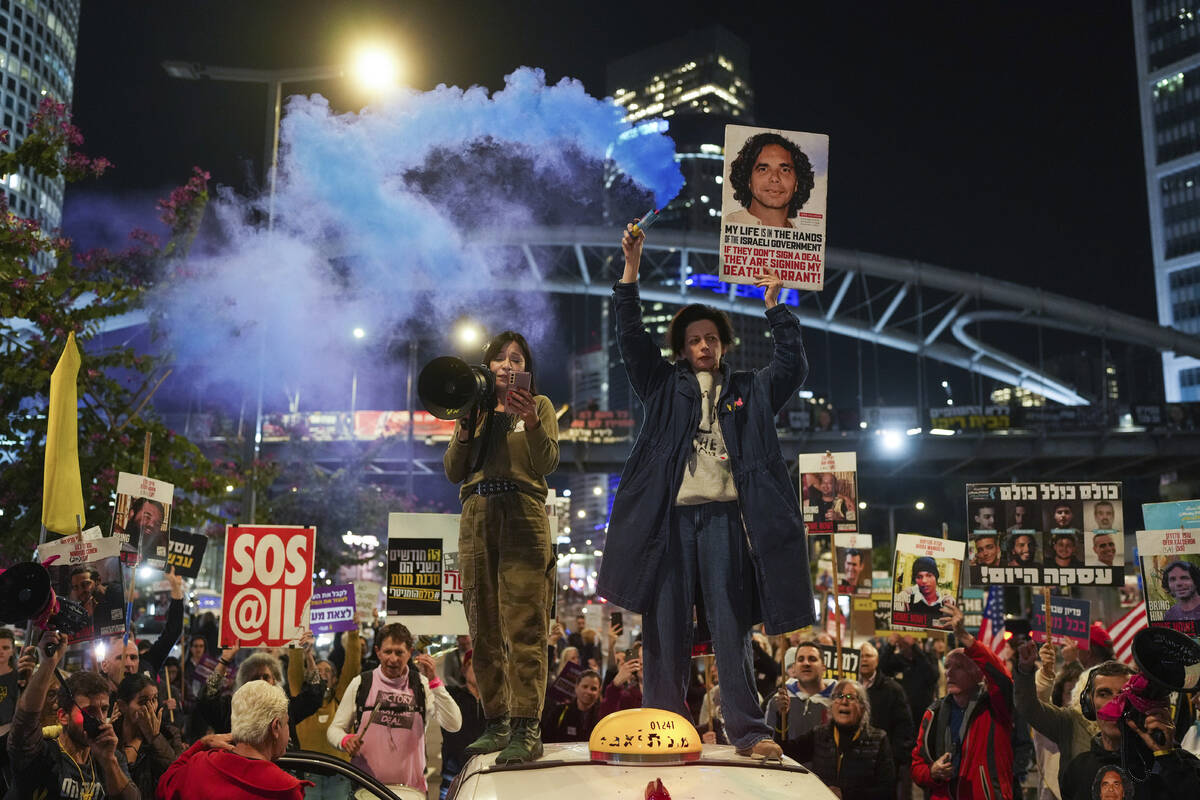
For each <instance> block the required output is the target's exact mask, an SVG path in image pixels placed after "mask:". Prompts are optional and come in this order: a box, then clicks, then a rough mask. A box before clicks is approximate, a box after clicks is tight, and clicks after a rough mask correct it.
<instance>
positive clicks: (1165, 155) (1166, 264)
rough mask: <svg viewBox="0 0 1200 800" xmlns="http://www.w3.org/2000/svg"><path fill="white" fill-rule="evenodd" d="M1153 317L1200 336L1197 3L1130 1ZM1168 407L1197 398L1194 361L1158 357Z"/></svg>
mask: <svg viewBox="0 0 1200 800" xmlns="http://www.w3.org/2000/svg"><path fill="white" fill-rule="evenodd" d="M1133 21H1134V42H1135V47H1136V52H1137V69H1138V94H1139V96H1140V100H1141V121H1142V146H1143V150H1144V157H1145V163H1146V190H1147V195H1148V199H1149V204H1150V241H1151V246H1152V248H1153V257H1154V286H1155V294H1156V296H1157V299H1158V319H1159V322H1160V323H1161V324H1163V325H1171V326H1173V327H1175V328H1178V329H1179V330H1181V331H1184V332H1186V333H1193V334H1194V333H1200V187H1198V186H1197V184H1198V183H1200V3H1196V2H1178V1H1176V2H1170V3H1168V2H1164V1H1163V0H1133ZM1162 369H1163V384H1164V389H1165V391H1166V399H1167V400H1168V402H1179V401H1194V400H1200V360H1197V359H1194V358H1185V357H1179V356H1176V355H1174V354H1173V353H1164V354H1163V357H1162Z"/></svg>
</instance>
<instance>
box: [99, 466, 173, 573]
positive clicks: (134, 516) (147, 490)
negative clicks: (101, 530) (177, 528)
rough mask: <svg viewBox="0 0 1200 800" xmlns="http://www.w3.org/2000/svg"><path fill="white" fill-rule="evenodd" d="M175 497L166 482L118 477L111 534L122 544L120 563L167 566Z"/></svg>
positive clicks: (144, 478)
mask: <svg viewBox="0 0 1200 800" xmlns="http://www.w3.org/2000/svg"><path fill="white" fill-rule="evenodd" d="M174 494H175V486H174V484H170V483H167V482H166V481H156V480H154V479H153V478H147V477H145V476H144V475H131V474H129V473H128V472H122V473H120V474H119V475H118V476H117V505H116V509H115V510H114V511H113V525H112V533H113V536H114V537H115V538H116V539H117V541H119V542H120V543H121V563H123V564H138V563H142V562H145V563H146V564H147V565H148V566H151V567H154V568H156V569H162V568H163V567H164V566H166V563H167V542H168V535H169V534H168V531H170V529H171V501H172V498H173V497H174Z"/></svg>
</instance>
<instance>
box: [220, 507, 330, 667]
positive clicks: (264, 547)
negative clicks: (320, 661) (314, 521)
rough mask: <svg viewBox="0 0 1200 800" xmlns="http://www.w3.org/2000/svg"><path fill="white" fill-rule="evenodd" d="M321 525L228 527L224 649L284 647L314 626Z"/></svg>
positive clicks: (222, 606) (222, 626) (222, 602)
mask: <svg viewBox="0 0 1200 800" xmlns="http://www.w3.org/2000/svg"><path fill="white" fill-rule="evenodd" d="M316 538H317V529H316V528H305V527H301V526H296V525H229V526H227V527H226V528H225V582H224V590H223V591H222V593H221V641H220V644H221V647H235V646H239V647H282V646H284V645H286V644H288V643H289V642H292V641H295V640H296V639H299V638H300V634H301V631H302V629H304V628H305V627H307V626H308V611H309V604H310V602H311V601H312V570H313V550H314V549H315V547H316Z"/></svg>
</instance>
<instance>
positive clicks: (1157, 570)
mask: <svg viewBox="0 0 1200 800" xmlns="http://www.w3.org/2000/svg"><path fill="white" fill-rule="evenodd" d="M1137 547H1138V557H1139V558H1141V560H1142V592H1143V594H1144V596H1145V598H1146V616H1147V618H1148V620H1149V622H1150V625H1151V626H1152V627H1159V628H1172V629H1174V630H1177V631H1179V632H1180V633H1184V634H1187V635H1188V636H1192V637H1197V638H1200V627H1198V626H1200V529H1197V528H1179V529H1177V530H1169V531H1138V532H1137Z"/></svg>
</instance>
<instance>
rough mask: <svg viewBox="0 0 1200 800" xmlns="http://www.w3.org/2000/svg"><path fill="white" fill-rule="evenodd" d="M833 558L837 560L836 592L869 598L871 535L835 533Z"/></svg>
mask: <svg viewBox="0 0 1200 800" xmlns="http://www.w3.org/2000/svg"><path fill="white" fill-rule="evenodd" d="M833 545H834V556H835V558H836V559H837V569H838V592H839V593H840V594H852V595H858V596H859V597H870V596H871V535H870V534H869V533H835V534H834V535H833Z"/></svg>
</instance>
